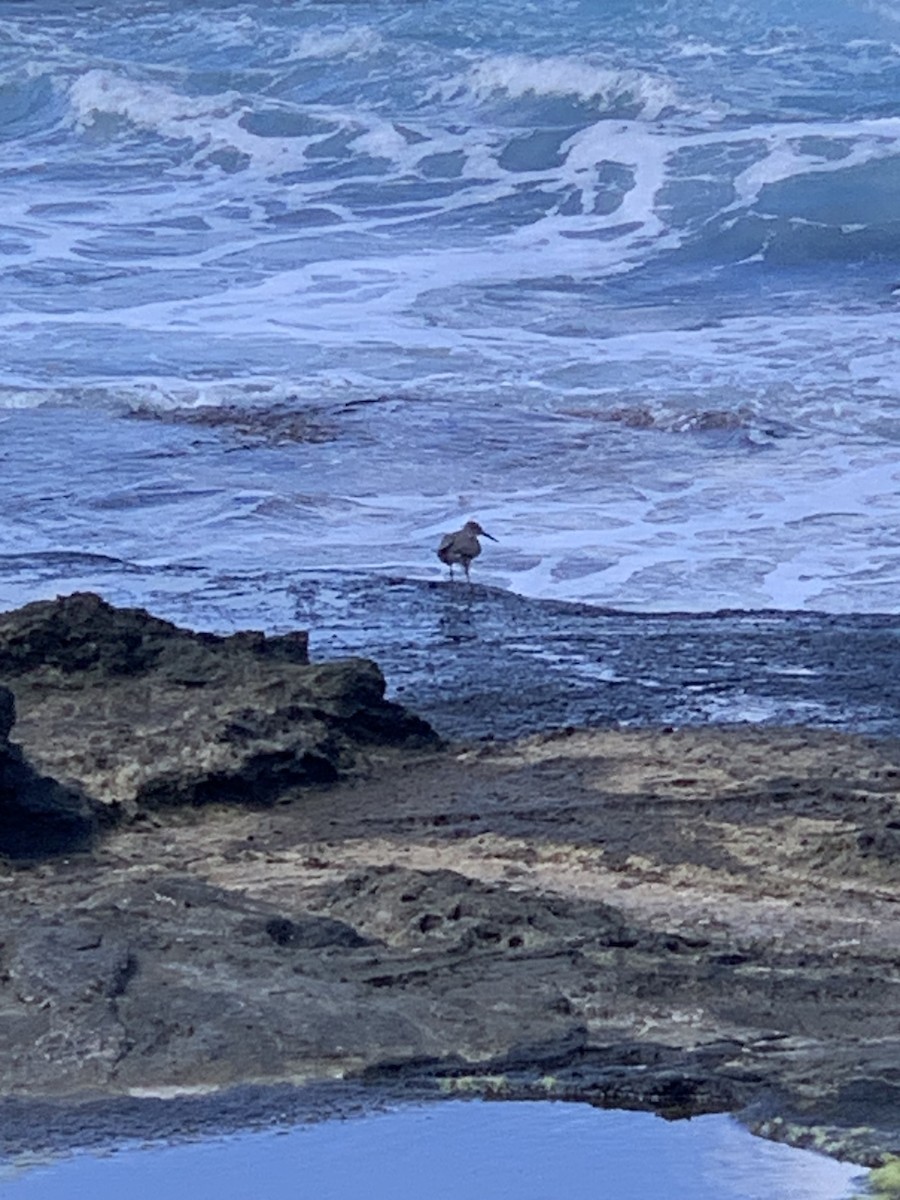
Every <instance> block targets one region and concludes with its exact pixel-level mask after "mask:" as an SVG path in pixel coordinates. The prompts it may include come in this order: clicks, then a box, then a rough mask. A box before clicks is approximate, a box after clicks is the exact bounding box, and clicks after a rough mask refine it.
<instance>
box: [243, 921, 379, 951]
mask: <svg viewBox="0 0 900 1200" xmlns="http://www.w3.org/2000/svg"><path fill="white" fill-rule="evenodd" d="M266 933H267V934H268V935H269V937H270V938H271V939H272V941H273V942H274V943H275V945H276V946H294V947H296V948H297V949H302V950H321V949H324V948H325V947H326V946H342V947H344V948H348V947H353V946H368V945H370V941H369V939H368V938H364V937H362V935H361V934H359V933H358V932H357V930H355V929H354V928H353V926H352V925H348V924H347V923H346V922H345V921H333V920H331V919H330V918H329V917H308V916H304V917H300V918H297V919H295V920H291V919H290V918H288V917H270V918H269V920H268V921H267V922H266Z"/></svg>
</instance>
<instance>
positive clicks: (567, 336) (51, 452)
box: [0, 0, 900, 628]
mask: <svg viewBox="0 0 900 1200" xmlns="http://www.w3.org/2000/svg"><path fill="white" fill-rule="evenodd" d="M898 197H900V4H898V3H897V2H896V0H741V2H740V3H730V2H728V0H724V2H723V0H540V3H537V2H531V0H494V2H493V3H491V4H490V5H484V4H480V3H475V0H442V2H441V3H440V4H438V3H435V2H434V0H405V2H403V3H401V2H399V0H317V2H313V0H255V2H254V0H234V2H232V0H209V2H204V0H178V2H177V3H175V2H174V0H99V2H95V3H90V2H82V3H78V4H74V3H70V2H69V0H0V214H2V215H0V603H2V605H3V606H4V607H8V606H11V605H14V604H18V603H21V602H22V601H24V600H28V599H33V598H36V597H39V596H49V595H54V594H56V593H58V592H65V591H69V590H72V589H73V588H75V587H94V588H98V589H99V590H101V591H102V592H103V593H104V594H105V595H106V596H107V597H108V598H110V599H111V600H114V601H118V602H137V603H142V604H152V605H153V606H154V607H155V608H156V609H157V610H158V611H161V612H163V613H165V614H166V615H169V616H172V617H174V618H175V619H179V618H186V619H193V620H197V619H200V620H203V621H205V623H206V624H208V625H213V626H228V625H230V624H246V623H247V622H248V621H249V622H251V623H255V624H264V625H266V626H268V627H273V628H275V627H283V626H285V625H289V624H290V623H291V621H292V616H293V607H292V599H291V597H292V592H291V588H292V584H293V581H294V580H296V578H297V577H298V576H299V575H304V574H306V575H308V574H310V573H313V574H315V573H320V574H321V573H323V572H335V573H338V574H340V573H341V572H343V571H348V570H351V569H352V570H356V571H359V570H361V571H364V572H372V573H376V574H391V575H401V576H404V577H411V578H429V577H434V578H437V577H438V576H439V573H440V571H441V568H440V565H439V563H438V562H437V560H436V558H435V556H434V548H435V546H436V544H437V541H438V540H439V537H440V535H441V533H442V532H444V531H445V530H447V529H453V528H456V527H457V526H458V525H460V524H461V523H462V522H463V521H464V520H466V519H467V518H469V517H472V516H475V517H477V518H478V519H479V520H480V521H481V522H482V524H483V525H484V526H485V527H486V528H487V529H488V530H489V531H490V532H491V533H493V534H494V535H495V536H496V537H497V538H498V539H499V541H498V544H497V545H496V546H495V545H494V544H493V543H488V545H487V549H486V552H485V554H484V555H483V556H482V558H481V559H479V561H478V563H477V564H476V568H475V570H476V575H477V578H478V579H479V580H481V581H483V582H486V583H492V584H496V585H499V586H501V587H506V588H510V589H512V590H514V591H517V592H520V593H522V594H525V595H528V596H533V597H547V598H555V599H580V600H590V601H595V602H598V603H602V604H611V605H616V606H619V607H622V608H625V609H633V610H644V611H648V610H650V611H666V610H672V609H683V610H695V611H707V610H712V609H716V608H719V607H739V608H759V607H776V608H808V609H818V610H824V611H827V612H874V611H884V610H893V609H895V608H896V607H897V605H898V601H900V519H898V518H900V497H898V481H900V320H898V309H900V204H898Z"/></svg>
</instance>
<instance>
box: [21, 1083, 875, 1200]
mask: <svg viewBox="0 0 900 1200" xmlns="http://www.w3.org/2000/svg"><path fill="white" fill-rule="evenodd" d="M23 1168H24V1173H23ZM859 1174H860V1172H859V1169H858V1168H854V1167H851V1166H848V1165H846V1164H841V1163H837V1162H834V1161H832V1160H831V1159H828V1158H824V1157H822V1156H820V1155H817V1154H813V1153H810V1152H808V1151H801V1150H794V1149H792V1148H790V1147H787V1146H781V1145H776V1144H774V1143H771V1142H766V1141H763V1140H761V1139H759V1138H755V1137H752V1136H751V1135H750V1134H748V1133H747V1132H746V1131H745V1130H743V1129H742V1128H741V1127H740V1126H738V1125H737V1124H736V1123H735V1122H733V1121H732V1120H730V1118H728V1117H722V1116H708V1117H699V1118H695V1119H694V1120H692V1121H680V1122H666V1121H663V1120H661V1119H660V1118H658V1117H654V1116H652V1115H651V1114H648V1113H626V1112H615V1111H613V1112H609V1111H602V1110H597V1109H592V1108H589V1107H587V1106H585V1105H575V1104H561V1103H551V1102H546V1103H541V1102H536V1103H510V1102H504V1103H485V1102H480V1101H468V1102H465V1101H456V1102H448V1103H444V1104H439V1105H428V1106H410V1107H404V1108H398V1109H395V1110H392V1111H389V1112H383V1113H377V1114H372V1115H368V1116H365V1117H358V1118H354V1119H350V1120H343V1121H328V1122H323V1123H321V1124H318V1125H303V1126H297V1127H293V1128H289V1129H282V1130H269V1131H265V1132H256V1133H246V1134H242V1135H239V1136H229V1137H227V1138H220V1139H205V1140H203V1141H198V1142H192V1143H185V1144H180V1145H174V1146H171V1145H170V1146H162V1147H157V1146H151V1147H146V1146H145V1147H137V1146H129V1147H124V1148H121V1149H119V1150H117V1151H116V1152H114V1153H111V1154H107V1155H105V1156H97V1155H94V1154H78V1155H74V1156H72V1157H70V1158H67V1159H63V1160H58V1161H57V1162H55V1163H46V1162H44V1163H35V1162H34V1161H33V1160H32V1162H30V1163H27V1164H26V1163H25V1162H23V1161H22V1160H19V1162H18V1164H14V1163H9V1162H8V1163H7V1164H5V1168H4V1169H2V1173H0V1180H2V1194H3V1197H4V1200H80V1198H82V1197H84V1200H88V1198H90V1200H121V1197H122V1196H127V1197H128V1198H129V1200H158V1197H159V1196H165V1197H166V1198H167V1200H181V1198H184V1200H251V1198H252V1200H355V1198H356V1197H359V1198H360V1200H362V1198H363V1197H365V1200H423V1197H427V1198H428V1200H488V1198H490V1200H559V1198H561V1197H565V1200H847V1198H848V1197H849V1196H850V1195H851V1194H852V1192H853V1187H852V1184H851V1181H852V1180H853V1179H854V1178H857V1177H858V1176H859Z"/></svg>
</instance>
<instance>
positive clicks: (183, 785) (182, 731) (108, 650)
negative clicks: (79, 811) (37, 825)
mask: <svg viewBox="0 0 900 1200" xmlns="http://www.w3.org/2000/svg"><path fill="white" fill-rule="evenodd" d="M0 678H3V679H5V680H6V681H7V682H8V683H9V684H10V686H11V688H12V689H13V690H14V692H15V695H16V698H17V700H18V705H19V711H20V724H19V726H18V730H17V732H18V733H19V736H20V738H21V741H22V743H23V745H24V746H25V748H26V751H27V754H28V756H29V758H30V759H31V761H32V762H33V763H34V764H35V765H36V767H37V768H38V770H39V771H41V772H46V773H47V774H48V775H50V776H52V777H53V778H55V779H57V780H59V781H60V783H61V784H62V785H64V786H65V787H66V788H69V789H74V790H75V791H76V792H78V793H86V794H87V795H88V796H90V797H92V798H93V799H94V800H95V801H97V802H98V803H100V804H102V805H105V806H108V807H110V808H111V809H112V810H113V811H116V812H119V811H122V812H125V813H128V814H131V815H133V814H135V813H136V812H137V811H138V810H139V809H141V808H152V807H157V806H160V805H164V804H202V803H205V802H217V801H240V802H245V803H266V802H271V801H272V800H273V799H274V798H276V797H277V796H278V795H279V794H280V793H281V792H282V791H283V790H284V789H285V788H287V787H290V786H294V785H297V784H312V783H327V782H331V781H333V780H335V779H336V778H337V777H338V775H339V774H340V773H341V772H343V771H345V770H347V769H349V768H351V767H353V766H354V765H355V764H356V763H357V762H358V760H359V757H360V752H361V751H362V750H363V749H364V748H365V747H371V746H378V745H392V746H395V745H412V746H422V745H434V744H436V742H437V738H436V735H435V734H434V733H433V732H432V730H431V728H430V727H429V726H428V725H427V723H426V722H424V721H422V720H420V719H419V718H417V717H415V716H413V715H412V714H410V713H408V712H407V711H406V710H405V709H403V708H402V707H401V706H400V705H398V704H393V703H390V702H388V701H385V699H384V688H385V685H384V678H383V676H382V674H381V672H380V671H379V669H378V667H377V666H376V665H375V664H374V663H372V662H369V661H367V660H365V659H349V660H342V661H338V662H332V663H327V664H311V663H310V662H309V661H308V655H307V635H306V633H305V632H301V633H293V634H288V635H285V636H281V637H266V636H265V635H264V634H262V633H257V632H244V633H237V634H234V635H232V636H231V637H219V636H216V635H214V634H209V633H194V632H192V631H190V630H186V629H179V628H178V627H177V626H175V625H171V624H170V623H169V622H167V621H162V620H160V619H159V618H157V617H154V616H151V615H150V614H149V613H147V612H145V611H144V610H142V609H127V608H126V609H119V608H114V607H113V606H112V605H110V604H107V603H106V602H105V601H103V600H102V599H101V598H100V597H99V596H95V595H93V594H90V593H79V594H75V595H72V596H67V597H62V598H59V599H57V600H54V601H39V602H37V603H34V604H29V605H26V606H25V607H24V608H22V609H19V610H18V611H16V612H10V613H5V614H3V615H2V616H0ZM0 716H2V708H0Z"/></svg>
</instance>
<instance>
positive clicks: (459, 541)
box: [437, 521, 497, 583]
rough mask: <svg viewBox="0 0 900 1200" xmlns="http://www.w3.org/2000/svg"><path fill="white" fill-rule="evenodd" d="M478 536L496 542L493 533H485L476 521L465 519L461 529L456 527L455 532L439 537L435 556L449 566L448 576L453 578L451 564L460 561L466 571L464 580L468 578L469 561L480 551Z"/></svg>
mask: <svg viewBox="0 0 900 1200" xmlns="http://www.w3.org/2000/svg"><path fill="white" fill-rule="evenodd" d="M479 537H486V538H490V539H491V541H492V542H496V540H497V539H496V538H495V537H494V536H493V534H490V533H487V532H486V531H485V530H484V529H482V528H481V526H480V525H479V524H478V522H477V521H466V523H465V525H463V527H462V529H457V531H456V532H455V533H445V534H444V536H443V537H442V538H441V544H440V546H438V549H437V556H438V558H439V559H440V560H441V562H442V563H446V564H447V566H448V567H449V568H450V578H451V579H452V578H453V564H454V563H462V567H463V570H464V571H465V573H466V580H467V581H468V582H469V583H471V582H472V580H471V579H469V563H470V562H471V561H472V559H473V558H477V557H478V555H479V554H480V553H481V544H480V542H479V541H478V539H479Z"/></svg>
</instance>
